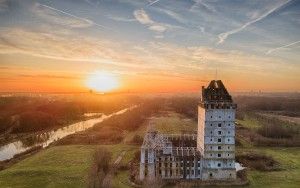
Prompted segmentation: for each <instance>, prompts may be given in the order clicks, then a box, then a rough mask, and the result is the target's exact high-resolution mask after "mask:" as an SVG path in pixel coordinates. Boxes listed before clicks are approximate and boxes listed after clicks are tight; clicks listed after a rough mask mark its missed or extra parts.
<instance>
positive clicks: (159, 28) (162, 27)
mask: <svg viewBox="0 0 300 188" xmlns="http://www.w3.org/2000/svg"><path fill="white" fill-rule="evenodd" d="M133 15H134V17H135V18H136V19H137V21H139V22H140V23H141V24H143V25H147V26H148V29H150V30H152V31H155V32H158V33H163V32H165V31H166V30H167V29H168V25H167V24H163V23H158V22H155V21H153V20H152V19H151V18H150V16H149V15H148V14H147V13H146V11H145V10H144V9H139V10H135V11H134V12H133Z"/></svg>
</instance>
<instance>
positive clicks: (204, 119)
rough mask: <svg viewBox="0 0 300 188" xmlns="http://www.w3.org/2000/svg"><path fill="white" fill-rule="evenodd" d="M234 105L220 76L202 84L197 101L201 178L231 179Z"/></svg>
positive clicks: (233, 148) (233, 159) (234, 174)
mask: <svg viewBox="0 0 300 188" xmlns="http://www.w3.org/2000/svg"><path fill="white" fill-rule="evenodd" d="M236 107H237V105H236V104H235V103H233V100H232V97H231V96H230V95H229V93H228V91H227V89H226V88H225V86H224V85H223V83H222V81H221V80H212V81H211V82H210V84H209V85H208V87H207V88H205V87H202V97H201V101H200V104H199V105H198V137H197V149H198V151H200V153H201V155H202V157H203V169H202V179H203V180H222V179H235V178H236V171H235V111H236Z"/></svg>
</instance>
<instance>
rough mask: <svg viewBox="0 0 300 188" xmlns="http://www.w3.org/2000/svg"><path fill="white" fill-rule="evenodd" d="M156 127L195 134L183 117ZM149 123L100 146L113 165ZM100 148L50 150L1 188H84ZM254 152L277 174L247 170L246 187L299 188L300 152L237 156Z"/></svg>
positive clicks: (160, 120)
mask: <svg viewBox="0 0 300 188" xmlns="http://www.w3.org/2000/svg"><path fill="white" fill-rule="evenodd" d="M149 121H151V122H152V123H153V124H155V129H156V130H158V131H160V132H163V133H181V132H183V131H195V130H196V128H197V123H196V122H195V121H193V120H190V119H187V118H185V117H184V116H182V115H180V114H177V113H173V112H167V113H163V114H161V115H157V116H155V117H152V118H150V119H149ZM149 121H148V122H145V123H144V124H143V125H141V126H140V127H139V128H138V129H137V130H136V131H133V132H128V134H127V135H126V137H125V139H124V142H122V144H116V145H101V146H103V147H106V148H107V149H108V151H110V152H112V160H111V162H112V163H113V162H114V161H115V160H116V158H117V157H118V156H119V155H120V154H121V153H122V152H123V151H126V153H125V155H124V156H123V158H122V160H121V162H120V165H128V163H129V162H130V161H131V159H132V158H133V157H134V155H135V153H136V152H137V151H139V147H140V146H139V145H131V144H129V143H127V142H126V141H129V140H131V139H132V138H133V136H134V135H136V134H137V135H140V136H143V135H144V134H145V132H146V130H147V127H148V125H149ZM240 123H242V124H243V126H247V127H249V128H254V129H255V128H257V127H259V126H260V124H259V122H257V121H254V120H251V119H248V118H246V119H245V120H243V121H240ZM99 146H100V145H66V146H52V147H50V148H47V149H44V150H42V151H40V152H38V153H37V154H35V155H33V156H30V157H29V158H27V159H25V160H23V161H21V162H19V163H17V164H15V165H13V166H12V167H10V168H8V169H6V170H3V171H0V187H49V188H51V187H72V188H73V187H74V188H76V187H86V185H87V174H88V170H89V168H90V166H91V163H92V157H93V152H94V151H95V149H96V148H97V147H99ZM243 152H248V153H249V152H250V153H251V152H255V153H261V154H265V155H269V156H272V157H273V158H274V159H275V160H276V161H278V162H279V163H280V167H281V170H280V171H269V172H260V171H257V170H248V178H249V180H250V185H249V186H246V187H251V188H252V187H255V188H257V187H258V188H259V187H272V188H273V187H275V188H277V187H278V188H281V187H284V188H285V187H291V188H293V187H295V188H296V187H299V185H300V157H299V156H300V148H298V147H293V148H278V147H254V146H252V145H251V144H248V145H247V147H245V145H243V147H237V152H236V153H237V154H240V153H243ZM129 175H130V170H119V171H117V173H116V174H115V176H114V177H113V179H112V186H113V187H120V188H129V187H131V185H130V183H129V181H128V180H129Z"/></svg>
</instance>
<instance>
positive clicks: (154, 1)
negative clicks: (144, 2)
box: [148, 0, 160, 6]
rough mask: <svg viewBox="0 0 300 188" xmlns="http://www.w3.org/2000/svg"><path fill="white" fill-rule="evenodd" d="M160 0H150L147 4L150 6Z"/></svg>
mask: <svg viewBox="0 0 300 188" xmlns="http://www.w3.org/2000/svg"><path fill="white" fill-rule="evenodd" d="M159 1H160V0H153V1H152V2H150V3H149V4H148V6H152V5H154V4H155V3H158V2H159Z"/></svg>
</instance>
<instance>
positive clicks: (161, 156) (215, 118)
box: [139, 80, 236, 181]
mask: <svg viewBox="0 0 300 188" xmlns="http://www.w3.org/2000/svg"><path fill="white" fill-rule="evenodd" d="M235 110H236V104H234V103H233V101H232V98H231V96H230V95H229V93H228V92H227V90H226V88H225V87H224V85H223V83H222V81H221V80H213V81H211V82H210V84H209V85H208V87H207V88H204V87H202V97H201V101H200V103H199V105H198V132H197V135H196V134H179V135H174V134H173V135H172V134H170V135H167V134H161V133H158V132H156V131H153V130H151V131H148V132H147V134H146V135H145V137H144V142H143V145H142V146H141V161H140V174H139V179H140V180H141V181H143V180H150V181H156V179H157V178H159V179H164V180H175V179H189V180H195V179H198V180H204V181H211V180H212V181H215V180H226V181H227V180H234V179H236V169H235Z"/></svg>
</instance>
